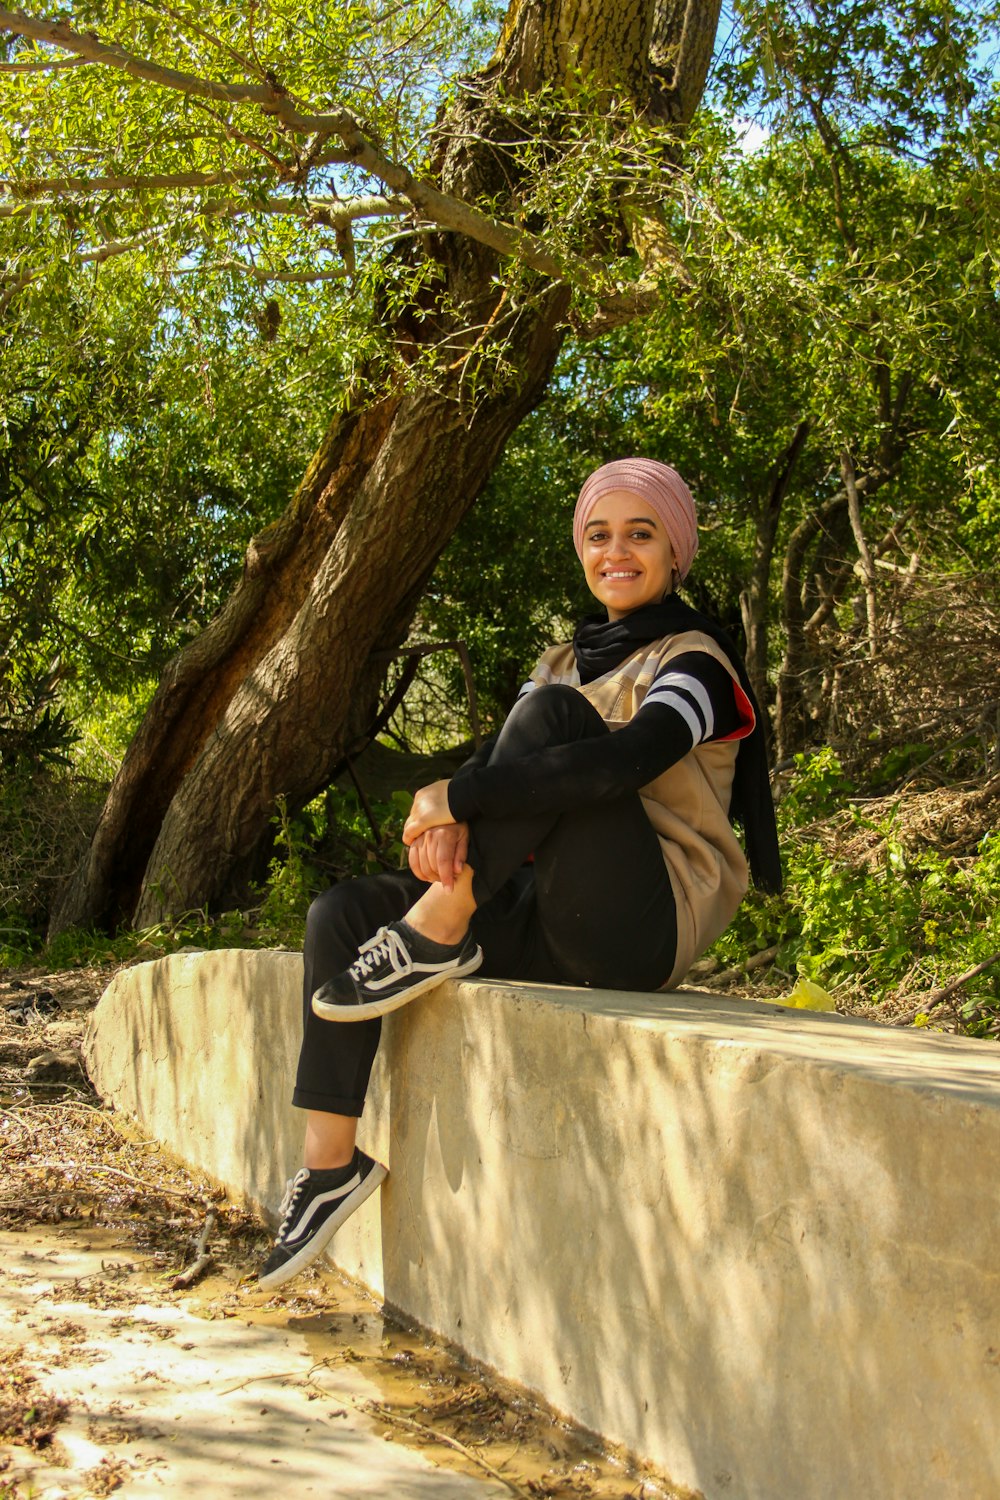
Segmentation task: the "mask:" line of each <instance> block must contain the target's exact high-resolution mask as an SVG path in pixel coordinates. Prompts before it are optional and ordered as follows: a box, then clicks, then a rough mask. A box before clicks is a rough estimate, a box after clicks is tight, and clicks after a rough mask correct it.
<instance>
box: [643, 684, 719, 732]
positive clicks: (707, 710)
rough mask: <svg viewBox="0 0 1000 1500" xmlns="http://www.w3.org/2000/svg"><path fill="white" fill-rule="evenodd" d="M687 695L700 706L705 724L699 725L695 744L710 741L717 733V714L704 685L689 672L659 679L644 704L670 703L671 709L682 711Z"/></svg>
mask: <svg viewBox="0 0 1000 1500" xmlns="http://www.w3.org/2000/svg"><path fill="white" fill-rule="evenodd" d="M685 693H686V694H687V695H688V696H689V697H690V698H693V699H694V701H695V703H696V704H697V706H698V710H699V712H700V714H701V717H702V720H703V724H699V726H698V731H697V733H696V734H695V744H696V745H697V744H698V743H700V741H701V740H709V739H711V738H712V735H713V734H714V733H715V713H714V711H713V709H712V700H711V698H710V696H709V694H708V689H707V688H706V687H705V685H704V683H702V682H699V681H698V679H697V677H692V676H691V675H690V673H688V672H667V673H666V674H665V675H664V676H663V677H659V678H657V680H656V681H655V682H654V683H653V686H652V687H651V688H650V690H649V692H648V693H647V694H646V697H645V699H644V700H643V701H644V703H664V702H669V704H670V707H671V708H676V709H678V712H679V711H680V707H679V705H680V703H681V702H683V701H684V699H683V697H682V696H681V695H683V694H685Z"/></svg>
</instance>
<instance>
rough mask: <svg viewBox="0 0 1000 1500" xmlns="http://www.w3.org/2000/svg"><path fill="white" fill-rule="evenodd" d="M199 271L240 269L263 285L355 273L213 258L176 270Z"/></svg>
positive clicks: (341, 268)
mask: <svg viewBox="0 0 1000 1500" xmlns="http://www.w3.org/2000/svg"><path fill="white" fill-rule="evenodd" d="M195 271H197V272H198V273H199V274H201V275H203V274H204V273H205V272H206V271H239V272H240V273H241V275H243V276H250V277H252V279H253V280H254V281H259V282H260V284H261V285H262V286H263V285H265V284H267V283H268V282H271V281H285V282H298V283H299V284H301V285H306V284H307V283H308V282H312V281H344V280H346V278H347V277H348V276H350V275H352V274H353V273H352V272H351V270H350V268H349V267H348V266H331V267H330V269H329V270H326V271H268V270H266V269H263V268H261V267H258V266H251V265H249V264H248V263H247V262H246V261H245V260H234V259H230V260H213V261H208V262H207V263H206V264H204V265H198V266H181V267H179V268H178V269H177V271H176V272H175V275H177V276H187V275H190V274H192V273H193V272H195Z"/></svg>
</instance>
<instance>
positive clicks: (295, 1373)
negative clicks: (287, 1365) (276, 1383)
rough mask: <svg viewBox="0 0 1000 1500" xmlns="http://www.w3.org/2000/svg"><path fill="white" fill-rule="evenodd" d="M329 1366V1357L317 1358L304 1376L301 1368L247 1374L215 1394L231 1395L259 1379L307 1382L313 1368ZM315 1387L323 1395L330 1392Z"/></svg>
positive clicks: (325, 1368)
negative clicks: (261, 1373)
mask: <svg viewBox="0 0 1000 1500" xmlns="http://www.w3.org/2000/svg"><path fill="white" fill-rule="evenodd" d="M329 1367H330V1360H329V1359H318V1360H317V1361H316V1363H315V1364H314V1365H310V1366H309V1368H308V1370H307V1371H306V1373H305V1376H304V1377H303V1376H302V1372H301V1370H269V1371H267V1373H266V1374H264V1375H248V1376H247V1378H246V1380H238V1381H237V1382H236V1384H235V1385H227V1386H226V1388H225V1390H224V1391H217V1392H216V1395H217V1396H231V1395H232V1394H233V1392H234V1391H242V1390H244V1389H245V1387H246V1386H248V1385H256V1384H257V1382H258V1381H260V1380H298V1379H300V1378H302V1379H304V1380H305V1382H306V1383H307V1384H308V1383H309V1379H310V1376H311V1375H312V1372H313V1371H314V1370H327V1369H329ZM316 1389H317V1390H318V1391H320V1392H321V1393H322V1395H324V1396H329V1395H330V1392H329V1391H324V1390H323V1387H322V1386H321V1385H320V1386H317V1387H316Z"/></svg>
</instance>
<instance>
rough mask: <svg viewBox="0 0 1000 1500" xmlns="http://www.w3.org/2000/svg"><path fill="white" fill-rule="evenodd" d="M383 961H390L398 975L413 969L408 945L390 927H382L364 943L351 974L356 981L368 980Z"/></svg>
mask: <svg viewBox="0 0 1000 1500" xmlns="http://www.w3.org/2000/svg"><path fill="white" fill-rule="evenodd" d="M383 959H388V961H389V963H390V964H391V965H392V967H393V969H394V970H395V972H396V973H397V974H408V973H409V971H410V969H411V968H412V967H413V961H412V959H411V958H410V955H409V953H408V952H407V949H406V944H405V943H404V942H403V939H402V938H401V937H400V935H399V933H398V932H396V931H394V930H393V929H392V928H390V927H380V928H379V930H378V932H376V934H375V936H374V937H373V938H370V939H369V940H368V942H367V943H362V945H361V947H360V948H359V949H358V956H357V958H356V959H355V960H354V962H353V963H352V964H351V968H350V972H351V974H353V976H354V978H355V979H367V978H368V975H369V974H370V973H371V972H372V970H373V969H374V968H375V967H376V965H377V964H380V963H381V962H382V961H383Z"/></svg>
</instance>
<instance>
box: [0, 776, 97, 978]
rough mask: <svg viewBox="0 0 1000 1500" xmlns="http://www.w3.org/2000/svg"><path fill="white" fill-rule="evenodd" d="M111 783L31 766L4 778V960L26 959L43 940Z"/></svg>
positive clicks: (0, 905)
mask: <svg viewBox="0 0 1000 1500" xmlns="http://www.w3.org/2000/svg"><path fill="white" fill-rule="evenodd" d="M105 790H106V788H105V787H104V786H102V785H101V784H100V783H97V782H93V781H89V780H86V779H84V778H80V777H74V776H71V775H68V774H64V775H61V774H59V773H58V772H55V771H44V770H39V771H29V770H25V769H23V770H21V771H20V773H18V774H16V775H14V776H10V777H7V778H5V779H3V780H0V962H3V963H18V962H24V961H25V960H26V958H27V957H28V956H29V955H30V953H31V952H32V951H33V950H34V949H35V948H36V947H37V946H38V944H39V942H40V941H41V939H42V937H43V935H44V932H45V927H46V923H47V919H48V912H49V906H50V903H51V900H52V896H53V894H54V892H55V890H56V888H57V887H58V886H59V885H60V883H61V882H62V881H63V880H64V879H65V878H66V876H67V874H68V873H69V872H70V871H71V870H72V869H73V867H74V865H75V864H76V862H77V861H78V860H79V859H80V858H81V857H82V855H83V852H84V850H85V849H86V847H87V844H88V841H89V839H90V836H91V834H92V832H93V830H94V827H95V826H96V823H97V815H98V813H99V811H100V808H101V804H102V802H103V800H104V794H105Z"/></svg>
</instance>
